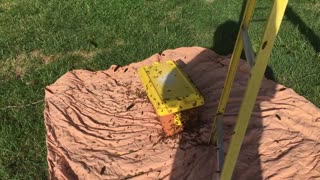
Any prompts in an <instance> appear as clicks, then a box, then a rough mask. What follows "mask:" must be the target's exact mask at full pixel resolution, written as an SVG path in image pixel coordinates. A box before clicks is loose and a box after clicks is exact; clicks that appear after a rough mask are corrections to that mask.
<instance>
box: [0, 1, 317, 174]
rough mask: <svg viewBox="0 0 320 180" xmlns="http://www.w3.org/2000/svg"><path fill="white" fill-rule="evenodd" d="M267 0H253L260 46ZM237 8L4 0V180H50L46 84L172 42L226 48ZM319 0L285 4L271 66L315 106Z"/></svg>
mask: <svg viewBox="0 0 320 180" xmlns="http://www.w3.org/2000/svg"><path fill="white" fill-rule="evenodd" d="M261 3H262V4H261ZM268 3H269V1H261V2H260V1H259V2H258V4H257V7H258V8H259V9H258V10H257V12H256V13H255V16H254V18H253V19H254V21H253V22H252V29H251V31H250V36H251V37H252V39H253V46H254V47H255V48H257V46H258V45H259V40H260V39H261V32H262V27H263V25H264V23H265V19H266V18H265V17H263V16H264V15H266V13H268V8H269V7H270V6H268ZM241 7H242V2H240V1H238V0H230V1H228V2H226V1H223V0H201V1H199V0H187V1H186V0H176V1H170V0H159V1H151V0H131V1H128V0H109V1H103V0H94V1H76V0H69V1H59V0H51V1H45V0H3V1H1V2H0V179H46V178H47V162H46V146H45V127H44V124H43V109H44V108H43V102H42V101H41V100H42V99H43V98H44V88H45V86H47V85H49V84H51V83H53V82H55V81H56V80H57V79H58V78H59V77H60V76H61V75H63V74H64V73H66V72H67V71H69V70H72V69H80V68H83V69H89V70H101V69H107V68H109V67H110V65H112V64H119V65H126V64H129V63H131V62H135V61H140V60H142V59H145V58H147V57H149V56H151V55H152V54H155V53H157V52H161V51H163V50H165V49H169V48H176V47H181V46H203V47H208V48H212V49H214V50H216V51H217V52H219V53H222V54H227V53H230V50H232V48H233V47H232V41H234V38H233V37H234V32H237V29H235V28H236V27H237V26H234V25H235V23H236V22H237V21H238V19H239V14H240V12H241ZM319 7H320V3H319V2H318V1H317V0H309V1H303V0H291V1H290V2H289V9H288V10H287V13H286V16H285V18H284V21H283V24H282V26H281V30H280V32H279V35H278V38H277V40H276V42H275V47H274V49H273V53H272V56H271V59H270V63H269V66H270V67H271V69H272V71H273V76H274V79H275V80H276V81H277V82H278V83H281V84H284V85H286V86H288V87H290V88H293V89H294V90H295V91H296V92H297V93H299V94H300V95H302V96H304V97H306V98H307V99H308V100H310V101H311V102H313V103H314V104H315V105H317V106H318V107H319V106H320V93H319V92H320V80H319V77H320V50H319V48H320V44H319V43H320V41H317V40H319V36H320V28H319V27H320V20H319V18H317V17H319V16H320V12H319V11H318V9H319ZM230 25H231V26H230ZM230 33H231V35H230ZM226 40H229V41H230V44H227V43H221V42H223V41H226ZM39 100H40V101H39ZM38 101H39V102H38ZM32 102H37V103H35V104H31V105H28V106H24V105H26V104H29V103H32Z"/></svg>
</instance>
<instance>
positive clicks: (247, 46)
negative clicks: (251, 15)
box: [241, 26, 255, 68]
mask: <svg viewBox="0 0 320 180" xmlns="http://www.w3.org/2000/svg"><path fill="white" fill-rule="evenodd" d="M241 35H242V39H243V49H244V52H245V55H246V58H247V61H248V63H249V65H250V67H251V68H252V67H253V66H254V64H255V57H254V52H253V48H252V44H251V40H250V37H249V34H248V30H247V28H246V27H245V26H242V28H241Z"/></svg>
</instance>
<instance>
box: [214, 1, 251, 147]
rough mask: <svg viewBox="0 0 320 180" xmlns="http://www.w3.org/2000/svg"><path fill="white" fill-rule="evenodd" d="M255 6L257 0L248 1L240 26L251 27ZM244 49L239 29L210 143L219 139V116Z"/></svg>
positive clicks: (224, 105)
mask: <svg viewBox="0 0 320 180" xmlns="http://www.w3.org/2000/svg"><path fill="white" fill-rule="evenodd" d="M255 6H256V0H248V1H247V4H246V8H245V11H244V17H243V19H242V22H241V25H240V27H242V26H243V25H245V26H246V27H249V25H250V21H251V18H252V15H253V12H254V8H255ZM242 49H243V39H242V36H241V31H239V33H238V35H237V40H236V43H235V47H234V50H233V53H232V57H231V61H230V65H229V69H228V73H227V77H226V80H225V83H224V87H223V90H222V94H221V96H220V100H219V105H218V108H217V112H216V115H215V117H214V120H213V124H212V129H211V134H210V138H209V143H210V142H212V143H215V142H216V140H217V118H218V116H219V115H223V113H224V111H225V108H226V106H227V102H228V99H229V96H230V92H231V87H232V84H233V81H234V78H235V76H236V72H237V69H238V65H239V61H240V56H241V52H242Z"/></svg>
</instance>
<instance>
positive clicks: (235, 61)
mask: <svg viewBox="0 0 320 180" xmlns="http://www.w3.org/2000/svg"><path fill="white" fill-rule="evenodd" d="M287 4H288V0H273V5H272V8H271V13H270V15H269V18H268V21H267V24H266V27H265V31H264V34H263V38H262V42H261V45H260V48H259V49H258V53H257V55H256V57H254V52H253V49H252V46H251V41H250V38H249V35H248V31H247V30H248V28H249V24H250V20H251V18H252V15H253V12H254V9H255V6H256V0H247V4H246V8H245V12H244V16H243V19H242V22H241V26H240V31H239V33H238V36H237V40H236V44H235V48H234V51H233V54H232V57H231V62H230V65H229V69H228V74H227V77H226V81H225V83H224V88H223V91H222V94H221V97H220V101H219V105H218V109H217V112H216V115H215V117H214V121H213V122H214V123H213V125H212V134H211V137H210V140H209V142H212V143H214V142H216V144H217V156H218V171H215V172H218V177H219V178H220V179H223V180H225V179H226V180H228V179H231V178H232V174H233V170H234V168H235V165H236V162H237V159H238V156H239V152H240V148H241V144H242V141H243V138H244V136H245V133H246V130H247V127H248V123H249V121H250V117H251V113H252V109H253V107H254V104H255V101H256V98H257V95H258V92H259V89H260V86H261V82H262V79H263V76H264V72H265V70H266V67H267V64H268V60H269V57H270V54H271V50H272V47H273V44H274V41H275V38H276V36H277V33H278V31H279V28H280V24H281V21H282V18H283V15H284V12H285V9H286V7H287ZM243 49H244V51H245V54H246V59H247V61H248V63H249V65H250V67H251V72H250V77H249V80H248V84H247V88H246V91H245V94H244V98H243V101H242V103H241V107H240V110H239V114H238V117H237V121H236V125H235V128H234V133H233V135H232V137H231V142H230V145H229V148H228V152H227V155H226V159H225V161H224V153H223V129H222V127H223V114H224V112H225V108H226V105H227V102H228V99H229V96H230V91H231V87H232V84H233V81H234V78H235V75H236V72H237V68H238V65H239V60H240V55H241V52H242V50H243ZM221 168H222V169H221ZM221 170H222V171H221Z"/></svg>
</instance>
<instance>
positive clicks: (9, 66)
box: [0, 49, 110, 79]
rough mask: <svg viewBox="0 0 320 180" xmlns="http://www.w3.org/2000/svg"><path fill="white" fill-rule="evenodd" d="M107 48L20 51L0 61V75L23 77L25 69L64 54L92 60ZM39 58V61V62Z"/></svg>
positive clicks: (51, 60) (3, 76)
mask: <svg viewBox="0 0 320 180" xmlns="http://www.w3.org/2000/svg"><path fill="white" fill-rule="evenodd" d="M108 51H110V50H109V49H96V50H93V51H84V50H76V51H70V52H67V53H58V54H44V53H43V52H42V51H41V50H40V49H35V50H33V51H31V52H30V53H22V54H19V55H17V56H16V57H14V58H9V59H6V60H2V61H0V67H1V68H0V77H1V78H4V79H11V78H15V77H16V78H23V76H24V75H25V73H26V72H27V71H30V70H31V69H34V68H37V67H40V66H42V65H47V64H49V63H51V62H53V61H56V60H59V59H61V58H63V57H66V56H78V57H81V58H83V59H84V60H88V61H90V60H92V59H93V58H94V57H95V56H96V55H97V54H98V53H101V52H108ZM39 59H40V62H39Z"/></svg>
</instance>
